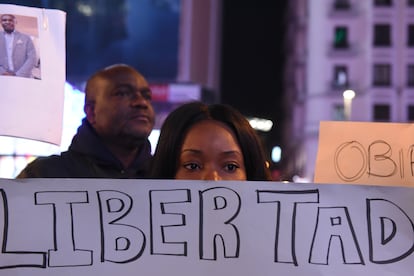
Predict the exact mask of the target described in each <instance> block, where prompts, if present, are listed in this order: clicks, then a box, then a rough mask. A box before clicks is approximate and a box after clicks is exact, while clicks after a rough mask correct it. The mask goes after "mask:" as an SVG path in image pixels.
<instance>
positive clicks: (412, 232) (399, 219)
mask: <svg viewBox="0 0 414 276" xmlns="http://www.w3.org/2000/svg"><path fill="white" fill-rule="evenodd" d="M379 210H381V213H380V212H379ZM367 221H368V238H369V258H370V260H371V262H373V263H377V264H387V263H393V262H398V261H400V260H402V259H404V258H406V257H407V256H409V255H410V254H412V253H413V252H414V225H413V222H412V221H411V219H410V217H409V216H408V215H407V214H406V213H405V212H404V210H402V209H401V208H400V207H398V206H397V205H396V204H395V203H392V202H391V201H388V200H385V199H367ZM390 252H394V254H395V252H400V253H399V255H398V256H395V255H390V254H389V253H390Z"/></svg>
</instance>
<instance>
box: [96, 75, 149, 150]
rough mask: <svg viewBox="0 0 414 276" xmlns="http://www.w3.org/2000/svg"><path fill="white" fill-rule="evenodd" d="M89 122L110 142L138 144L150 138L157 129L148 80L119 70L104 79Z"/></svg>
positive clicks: (99, 87) (98, 82)
mask: <svg viewBox="0 0 414 276" xmlns="http://www.w3.org/2000/svg"><path fill="white" fill-rule="evenodd" d="M94 89H95V93H96V98H95V104H94V108H93V116H88V120H89V122H90V123H91V124H92V125H93V127H94V128H95V130H96V131H97V133H98V134H99V135H100V136H101V137H102V138H103V139H104V140H106V141H107V142H109V143H117V144H123V143H128V144H129V143H131V141H132V143H134V142H135V141H137V140H142V139H147V138H148V136H149V134H150V133H151V131H152V129H153V127H154V120H155V114H154V109H153V107H152V104H151V97H152V92H151V90H150V88H149V86H148V83H147V81H146V80H145V79H144V78H143V77H142V76H141V75H139V74H138V73H136V72H133V71H122V72H121V71H119V72H115V73H113V74H111V75H110V77H108V78H100V79H98V80H97V82H96V85H95V88H94Z"/></svg>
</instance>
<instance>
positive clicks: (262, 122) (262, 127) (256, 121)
mask: <svg viewBox="0 0 414 276" xmlns="http://www.w3.org/2000/svg"><path fill="white" fill-rule="evenodd" d="M248 120H249V123H250V125H251V126H252V128H254V129H255V130H259V131H264V132H268V131H270V130H271V129H272V127H273V122H272V121H271V120H268V119H262V118H256V117H253V118H248Z"/></svg>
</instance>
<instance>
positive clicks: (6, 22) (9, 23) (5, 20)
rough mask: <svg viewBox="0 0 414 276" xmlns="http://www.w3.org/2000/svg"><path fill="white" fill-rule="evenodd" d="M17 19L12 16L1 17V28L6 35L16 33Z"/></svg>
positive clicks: (4, 15)
mask: <svg viewBox="0 0 414 276" xmlns="http://www.w3.org/2000/svg"><path fill="white" fill-rule="evenodd" d="M15 23H16V22H15V18H14V16H13V15H10V14H3V15H2V16H1V26H2V27H3V29H4V31H5V32H6V33H11V32H13V31H14V25H15Z"/></svg>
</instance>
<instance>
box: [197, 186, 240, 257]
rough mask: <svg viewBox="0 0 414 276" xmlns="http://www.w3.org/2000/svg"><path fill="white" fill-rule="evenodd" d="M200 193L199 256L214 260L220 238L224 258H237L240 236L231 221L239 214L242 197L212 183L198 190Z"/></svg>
mask: <svg viewBox="0 0 414 276" xmlns="http://www.w3.org/2000/svg"><path fill="white" fill-rule="evenodd" d="M199 196H200V259H204V260H217V247H218V244H219V243H220V242H221V245H222V248H223V256H224V258H237V257H239V253H240V236H239V230H238V229H237V227H236V226H235V225H234V224H233V223H231V222H232V221H233V220H234V219H235V218H236V217H237V215H238V214H239V211H240V207H241V199H240V196H239V195H238V194H237V192H236V191H234V190H232V189H229V188H224V187H215V188H211V189H207V190H204V191H200V192H199Z"/></svg>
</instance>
